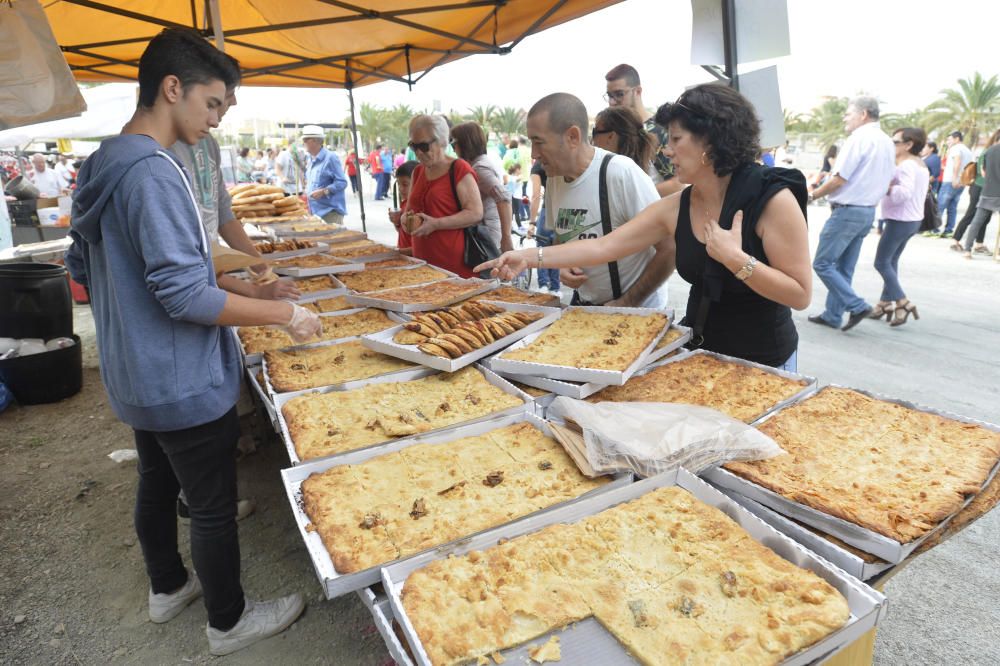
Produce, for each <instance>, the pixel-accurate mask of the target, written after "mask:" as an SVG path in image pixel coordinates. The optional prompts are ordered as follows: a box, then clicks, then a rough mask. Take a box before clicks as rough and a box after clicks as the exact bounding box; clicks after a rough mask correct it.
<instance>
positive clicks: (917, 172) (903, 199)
mask: <svg viewBox="0 0 1000 666" xmlns="http://www.w3.org/2000/svg"><path fill="white" fill-rule="evenodd" d="M892 142H893V144H895V146H896V174H895V175H894V176H893V178H892V182H891V183H890V184H889V191H888V192H887V193H886V195H885V197H883V199H882V217H883V218H884V220H885V231H884V232H883V233H882V237H881V238H880V239H879V242H878V249H877V250H876V251H875V270H877V271H878V272H879V274H880V275H881V276H882V282H883V287H882V299H881V300H880V301H879V302H878V303H877V304H876V305H875V307H874V308H873V309H872V313H871V315H870V316H871V318H872V319H881V318H882V317H885V318H886V321H888V322H889V325H890V326H901V325H903V324H905V323H906V321H907V319H909V317H910V315H911V314H912V315H913V318H914V319H920V315H919V314H918V313H917V306H915V305H914V304H913V303H912V302H910V300H909V299H908V298H906V294H905V293H903V287H902V286H900V284H899V257H900V255H901V254H903V249H904V248H905V247H906V243H907V241H909V240H910V237H911V236H913V234H915V233H917V230H918V229H919V228H920V223H921V221H922V220H923V219H924V198H925V197H926V196H927V187H928V183H929V181H930V172H929V171H928V170H927V165H925V164H924V162H923V160H921V159H920V151H921V150H922V149H923V147H924V144H925V143H926V142H927V134H926V133H925V132H924V131H923V130H922V129H919V128H915V127H904V128H902V129H898V130H896V132H895V133H894V134H893V135H892Z"/></svg>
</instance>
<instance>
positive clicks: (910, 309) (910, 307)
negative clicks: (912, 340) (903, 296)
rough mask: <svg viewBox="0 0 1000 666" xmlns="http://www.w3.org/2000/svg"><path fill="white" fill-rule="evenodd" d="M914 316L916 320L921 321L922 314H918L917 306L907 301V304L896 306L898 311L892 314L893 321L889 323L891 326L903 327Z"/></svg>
mask: <svg viewBox="0 0 1000 666" xmlns="http://www.w3.org/2000/svg"><path fill="white" fill-rule="evenodd" d="M911 314H912V315H913V318H914V319H920V313H919V312H917V306H916V305H914V304H913V303H911V302H910V301H907V302H906V303H900V304H899V305H897V306H896V309H895V310H894V311H893V314H892V321H891V322H889V326H902V325H903V324H905V323H906V320H907V319H909V318H910V315H911Z"/></svg>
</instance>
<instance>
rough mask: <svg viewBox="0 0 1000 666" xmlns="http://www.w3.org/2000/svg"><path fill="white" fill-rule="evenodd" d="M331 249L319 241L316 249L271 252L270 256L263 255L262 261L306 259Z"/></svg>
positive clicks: (306, 248)
mask: <svg viewBox="0 0 1000 666" xmlns="http://www.w3.org/2000/svg"><path fill="white" fill-rule="evenodd" d="M329 249H330V246H329V245H327V244H326V243H320V242H318V241H317V243H316V247H304V248H302V249H301V250H285V251H284V252H271V253H269V254H262V255H260V256H261V259H263V260H264V261H273V260H275V259H290V258H291V257H305V256H307V255H310V254H319V253H321V252H326V251H327V250H329Z"/></svg>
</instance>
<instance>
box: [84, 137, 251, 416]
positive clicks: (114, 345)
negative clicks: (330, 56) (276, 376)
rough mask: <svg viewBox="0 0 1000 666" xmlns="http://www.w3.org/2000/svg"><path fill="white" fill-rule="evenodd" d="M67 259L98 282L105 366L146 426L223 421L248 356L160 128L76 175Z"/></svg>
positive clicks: (116, 394) (95, 297) (112, 143)
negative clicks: (156, 136)
mask: <svg viewBox="0 0 1000 666" xmlns="http://www.w3.org/2000/svg"><path fill="white" fill-rule="evenodd" d="M71 227H72V230H71V231H70V237H71V238H72V239H73V245H72V246H71V247H70V249H69V250H68V251H67V252H66V265H67V267H68V268H69V270H70V274H71V275H72V276H73V279H74V280H76V281H77V282H80V283H81V284H86V285H87V286H88V287H89V289H90V297H91V302H92V303H93V310H94V320H95V323H96V325H97V344H98V349H99V352H100V359H101V377H102V379H103V380H104V385H105V387H106V388H107V390H108V396H109V397H110V400H111V406H112V408H113V409H114V411H115V414H116V415H117V416H118V418H120V419H121V420H122V421H124V422H125V423H127V424H128V425H130V426H132V427H133V428H135V429H137V430H151V431H169V430H180V429H184V428H191V427H194V426H197V425H201V424H204V423H208V422H209V421H214V420H215V419H218V418H219V417H221V416H222V415H224V414H225V413H226V412H227V411H229V409H231V408H232V406H233V405H234V404H236V400H237V398H238V397H239V381H240V372H241V366H242V361H241V359H240V354H239V349H238V347H237V345H236V341H235V339H234V336H233V332H232V331H231V330H230V329H229V328H227V327H220V326H216V325H215V324H214V322H215V321H216V320H217V319H218V317H219V314H220V313H221V312H222V308H223V306H224V304H225V300H226V294H225V292H223V291H222V290H221V289H219V288H218V286H217V284H216V281H215V273H214V270H213V268H212V260H211V256H210V248H209V246H208V241H207V239H206V237H205V232H204V228H203V227H202V224H201V221H200V220H199V218H198V212H197V210H196V208H195V204H194V200H193V196H192V194H191V188H190V184H189V179H188V176H187V175H186V174H185V173H184V171H183V167H182V166H181V165H180V164H179V163H178V162H177V159H176V158H175V157H174V156H172V155H171V154H170V153H169V152H168V151H167V150H165V149H163V148H162V147H161V146H160V145H159V144H158V143H157V142H156V141H154V140H153V139H152V138H150V137H148V136H144V135H136V134H125V135H121V136H117V137H114V138H111V139H108V140H106V141H104V142H103V143H102V144H101V147H100V148H99V149H98V150H97V151H96V152H95V153H94V154H93V155H91V156H90V157H89V158H88V159H87V161H86V162H84V165H83V168H82V169H81V170H80V173H79V174H78V176H77V191H76V194H75V195H74V197H73V213H72V218H71Z"/></svg>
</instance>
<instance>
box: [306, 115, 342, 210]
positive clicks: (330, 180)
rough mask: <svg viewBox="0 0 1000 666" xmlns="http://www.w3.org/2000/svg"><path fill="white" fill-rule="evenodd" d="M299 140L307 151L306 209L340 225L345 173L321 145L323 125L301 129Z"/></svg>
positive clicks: (336, 160)
mask: <svg viewBox="0 0 1000 666" xmlns="http://www.w3.org/2000/svg"><path fill="white" fill-rule="evenodd" d="M302 143H303V144H305V147H306V152H308V153H309V166H308V168H307V169H306V194H308V195H309V210H310V211H312V213H313V215H319V216H320V217H322V218H323V220H325V221H326V222H327V223H329V224H343V222H344V216H345V215H347V196H346V195H345V194H344V190H346V189H347V176H345V175H344V169H343V168H341V166H340V159H339V158H338V157H337V156H336V155H334V154H333V152H331V151H329V150H327V149H326V148H324V147H323V128H322V127H320V126H319V125H306V126H305V127H303V128H302Z"/></svg>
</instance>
